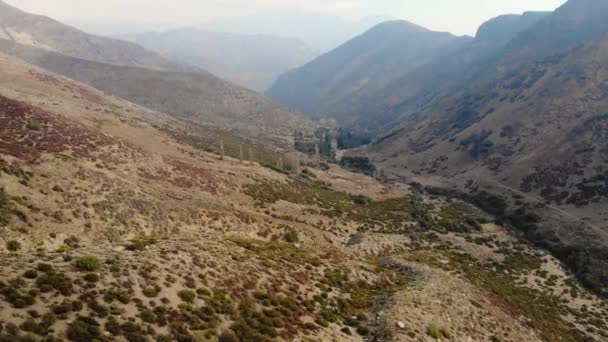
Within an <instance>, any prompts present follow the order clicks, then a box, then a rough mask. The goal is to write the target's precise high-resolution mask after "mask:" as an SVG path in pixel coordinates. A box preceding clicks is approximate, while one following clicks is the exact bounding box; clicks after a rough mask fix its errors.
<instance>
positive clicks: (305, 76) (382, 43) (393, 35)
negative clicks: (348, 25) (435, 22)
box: [267, 21, 469, 129]
mask: <svg viewBox="0 0 608 342" xmlns="http://www.w3.org/2000/svg"><path fill="white" fill-rule="evenodd" d="M468 40H469V38H457V37H454V36H452V35H451V34H448V33H442V32H432V31H429V30H427V29H424V28H422V27H419V26H416V25H414V24H411V23H409V22H406V21H391V22H386V23H383V24H379V25H377V26H375V27H374V28H372V29H370V30H369V31H367V32H366V33H364V34H362V35H361V36H359V37H357V38H354V39H353V40H351V41H349V42H347V43H345V44H343V45H342V46H340V47H338V48H337V49H335V50H333V51H331V52H329V53H327V54H324V55H322V56H320V57H318V58H317V59H315V60H313V61H312V62H310V63H308V64H306V65H304V66H302V67H300V68H298V69H295V70H293V71H290V72H288V73H286V74H285V75H283V76H281V77H280V78H279V80H277V82H275V84H274V85H273V86H272V87H271V88H270V89H269V90H268V91H267V94H268V95H269V96H270V97H271V98H273V99H275V100H277V101H278V102H280V103H283V104H285V105H288V106H290V107H292V108H295V109H297V110H299V111H301V112H303V113H306V114H308V115H310V116H311V117H314V118H320V117H334V118H336V119H338V121H339V122H341V123H342V124H343V125H345V126H357V125H358V124H360V123H361V122H364V121H371V122H370V127H369V128H370V129H374V128H376V129H377V128H379V127H382V126H383V124H385V123H386V122H374V121H372V120H368V119H369V118H368V117H367V116H366V114H367V113H365V112H364V111H362V110H361V109H362V108H360V107H358V106H357V104H358V103H359V100H360V99H361V98H365V97H367V96H368V95H369V94H373V93H376V92H378V91H380V90H382V89H384V88H385V87H386V86H387V85H388V84H391V83H392V82H394V81H395V80H397V79H399V78H400V77H403V76H404V75H406V74H408V73H409V72H410V71H412V70H415V69H417V68H419V67H421V66H422V65H425V64H427V63H429V62H430V61H432V60H433V59H434V58H436V57H438V56H445V55H448V54H449V53H451V52H453V51H455V50H458V49H459V48H461V47H462V46H463V45H464V44H465V43H466V42H467V41H468Z"/></svg>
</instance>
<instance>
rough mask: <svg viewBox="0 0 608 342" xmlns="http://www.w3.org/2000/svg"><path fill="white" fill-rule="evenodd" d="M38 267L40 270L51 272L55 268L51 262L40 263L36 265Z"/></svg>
mask: <svg viewBox="0 0 608 342" xmlns="http://www.w3.org/2000/svg"><path fill="white" fill-rule="evenodd" d="M36 269H37V270H38V271H40V272H44V273H49V272H51V271H52V270H53V266H51V265H50V264H45V263H39V264H38V266H36Z"/></svg>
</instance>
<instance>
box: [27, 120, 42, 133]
mask: <svg viewBox="0 0 608 342" xmlns="http://www.w3.org/2000/svg"><path fill="white" fill-rule="evenodd" d="M26 126H27V128H28V129H31V130H32V131H39V130H40V129H41V128H42V124H41V123H40V121H38V120H31V121H30V122H28V123H27V125H26Z"/></svg>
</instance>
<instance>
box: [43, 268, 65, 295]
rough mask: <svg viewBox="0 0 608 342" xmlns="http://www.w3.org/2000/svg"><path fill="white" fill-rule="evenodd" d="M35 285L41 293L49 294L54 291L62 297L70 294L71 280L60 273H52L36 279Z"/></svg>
mask: <svg viewBox="0 0 608 342" xmlns="http://www.w3.org/2000/svg"><path fill="white" fill-rule="evenodd" d="M36 285H37V286H38V288H39V289H40V291H41V292H50V291H52V290H53V289H55V290H57V291H59V292H60V293H61V294H62V295H64V296H67V295H70V294H71V293H72V280H71V279H70V278H68V277H66V276H65V274H63V273H60V272H55V271H52V272H49V273H45V274H41V275H40V276H39V277H38V279H36Z"/></svg>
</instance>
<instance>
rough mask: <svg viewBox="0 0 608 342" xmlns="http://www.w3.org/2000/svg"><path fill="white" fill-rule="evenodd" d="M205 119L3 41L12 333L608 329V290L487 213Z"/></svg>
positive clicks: (422, 335) (157, 335)
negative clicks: (114, 89) (79, 77)
mask: <svg viewBox="0 0 608 342" xmlns="http://www.w3.org/2000/svg"><path fill="white" fill-rule="evenodd" d="M142 85H144V84H142ZM185 134H188V136H185ZM208 134H209V135H207V134H200V131H199V127H197V125H194V124H192V123H191V122H188V121H183V120H180V119H176V118H174V117H171V116H169V115H166V114H165V113H161V112H155V111H152V110H150V109H147V108H144V107H141V106H138V105H136V104H133V103H130V102H128V101H125V100H124V99H121V98H117V97H113V96H108V95H106V94H104V93H103V92H101V91H99V90H97V89H95V88H92V87H90V86H88V85H85V84H83V83H79V82H76V81H74V80H71V79H68V78H65V77H63V76H61V75H58V74H55V73H52V72H49V71H47V70H43V69H40V68H38V67H35V66H32V65H29V64H27V63H24V62H23V61H19V60H16V59H14V58H13V57H10V56H6V55H2V54H0V257H1V258H0V260H1V262H0V305H1V306H2V310H0V322H1V323H2V324H1V326H2V329H1V330H0V340H2V341H37V340H45V341H59V340H64V341H73V342H78V341H96V340H97V341H103V342H109V341H134V340H137V341H152V340H155V341H197V340H200V341H206V340H214V341H215V340H218V341H235V340H236V341H277V342H278V341H292V340H306V339H315V340H317V339H318V340H321V341H323V340H336V341H353V340H358V341H359V340H365V339H370V340H377V341H389V340H395V341H411V340H412V339H415V340H423V341H424V340H437V339H442V340H443V339H453V340H457V341H467V340H474V341H485V340H500V339H503V340H507V341H530V342H546V341H550V342H554V341H555V342H557V341H565V342H578V341H594V340H595V341H601V340H602V338H603V336H604V335H605V334H606V324H607V322H608V310H607V309H606V305H605V303H606V302H605V300H603V299H601V298H600V297H597V296H596V295H594V294H593V293H590V292H589V291H587V290H586V289H585V288H582V287H581V286H580V285H578V284H577V283H576V282H574V281H572V279H571V277H570V275H569V274H568V273H567V272H566V271H565V270H564V269H563V268H562V267H561V266H560V264H559V262H558V261H556V260H555V259H554V258H552V257H551V256H550V255H548V254H547V253H546V252H543V251H542V250H540V249H537V248H534V247H532V246H529V245H527V244H525V243H524V242H522V241H521V240H520V239H519V238H518V237H517V236H516V235H514V234H512V233H511V232H510V231H509V230H508V229H506V228H505V227H504V226H501V225H499V224H495V223H493V221H495V218H494V217H492V216H491V215H489V214H487V213H484V212H482V211H480V210H479V209H476V208H475V207H473V206H471V205H468V204H467V203H465V202H463V201H460V200H454V199H449V198H445V197H442V196H427V195H426V194H422V193H420V192H419V191H418V190H417V188H416V187H414V186H408V185H406V184H402V183H399V182H398V181H396V180H393V182H392V183H383V182H379V181H378V180H376V179H374V178H372V177H367V176H364V175H361V174H354V173H351V172H348V171H346V170H344V169H341V168H340V167H339V166H337V165H325V166H324V167H322V168H321V167H319V168H314V167H313V166H312V165H314V164H315V163H314V162H313V161H312V160H308V159H305V157H304V156H301V157H302V161H303V162H304V163H306V164H308V165H311V166H308V167H305V168H303V169H302V171H301V172H298V169H299V168H298V167H297V166H296V165H297V164H296V162H295V158H290V154H291V153H290V152H285V151H283V152H281V151H269V150H264V149H260V148H258V146H255V145H252V144H251V143H250V142H247V141H241V143H243V144H244V146H245V148H246V150H249V148H251V149H252V150H253V153H251V154H249V153H248V154H249V155H251V156H252V157H251V158H249V156H247V159H250V160H247V161H242V160H239V157H240V156H239V149H238V142H237V149H236V150H234V149H232V148H230V147H231V145H230V143H232V142H233V140H232V139H234V137H232V138H230V139H228V138H229V137H230V136H229V132H218V131H214V130H211V131H208ZM218 135H219V136H218ZM221 137H223V138H224V142H225V143H226V145H224V147H225V149H222V148H220V149H215V151H211V152H210V151H209V150H208V144H213V145H215V147H217V146H218V140H220V138H221ZM208 139H211V141H206V140H208ZM220 147H221V144H220ZM222 152H225V153H222ZM262 157H264V158H268V159H269V161H273V162H271V163H268V164H264V163H262V160H261V158H262ZM281 160H284V161H285V162H286V163H285V164H284V165H282V163H281V162H280V161H281ZM290 161H291V162H290ZM274 162H278V164H276V163H274ZM438 303H441V304H440V305H439V304H438ZM471 318H474V319H471Z"/></svg>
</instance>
